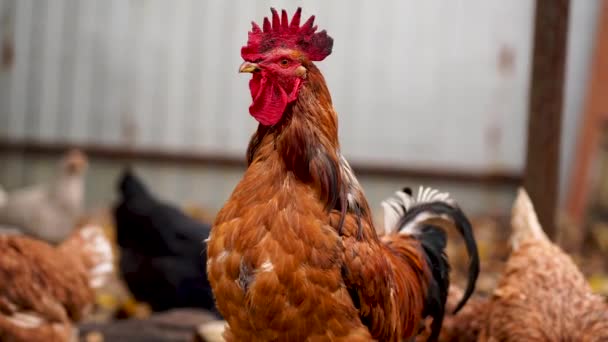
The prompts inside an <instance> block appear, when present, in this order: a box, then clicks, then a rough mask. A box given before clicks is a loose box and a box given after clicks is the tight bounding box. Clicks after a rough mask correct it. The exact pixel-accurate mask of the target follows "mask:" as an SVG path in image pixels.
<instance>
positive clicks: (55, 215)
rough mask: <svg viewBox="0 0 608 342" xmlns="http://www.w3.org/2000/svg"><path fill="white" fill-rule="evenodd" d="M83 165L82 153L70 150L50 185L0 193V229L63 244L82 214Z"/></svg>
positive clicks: (85, 164)
mask: <svg viewBox="0 0 608 342" xmlns="http://www.w3.org/2000/svg"><path fill="white" fill-rule="evenodd" d="M87 164H88V162H87V158H86V156H85V155H84V154H83V153H82V152H80V151H79V150H70V151H69V152H68V153H67V154H66V155H65V156H64V157H63V158H62V160H61V161H60V163H59V169H58V174H57V175H56V176H55V178H54V179H53V180H51V181H50V182H48V183H46V184H37V185H32V186H29V187H26V188H23V189H19V190H16V191H13V192H10V193H4V191H1V190H0V226H4V227H0V229H2V230H6V231H10V229H7V227H14V228H15V229H17V230H19V231H20V232H22V233H23V234H25V235H29V236H32V237H35V238H38V239H41V240H44V241H47V242H50V243H53V244H58V243H60V242H62V241H64V240H65V239H66V238H67V237H68V236H69V235H70V233H71V232H72V231H73V229H74V227H75V226H76V224H77V220H78V219H79V218H80V215H81V214H82V207H83V198H84V175H85V173H86V169H87V166H88V165H87Z"/></svg>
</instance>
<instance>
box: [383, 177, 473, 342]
mask: <svg viewBox="0 0 608 342" xmlns="http://www.w3.org/2000/svg"><path fill="white" fill-rule="evenodd" d="M382 206H383V208H384V225H385V232H386V233H387V234H407V235H412V236H414V237H416V238H417V239H418V241H420V244H421V245H422V247H423V249H424V253H425V254H426V255H425V256H426V260H427V262H428V264H429V268H430V270H431V273H432V279H431V281H430V283H429V289H428V291H427V298H426V304H425V310H424V311H425V312H424V315H425V316H426V315H429V316H431V317H433V326H432V327H431V328H432V330H433V333H432V336H431V337H430V338H429V340H433V339H436V338H437V336H438V334H439V330H440V329H441V324H442V320H443V316H444V313H445V303H446V300H447V294H448V288H449V285H450V281H449V269H450V265H449V263H448V260H447V257H446V255H445V247H446V243H447V237H446V233H445V231H444V230H443V229H442V228H440V227H441V226H442V225H444V224H445V223H450V225H452V226H454V227H455V228H456V229H457V230H458V232H459V233H460V234H461V235H462V237H463V239H464V242H465V245H466V248H467V252H468V254H469V275H468V283H467V287H466V289H465V291H464V294H463V296H462V298H461V299H460V301H459V302H458V303H457V304H456V306H455V308H454V313H456V312H458V311H459V310H460V309H461V308H462V307H463V306H464V305H465V303H466V302H467V300H468V299H469V297H470V296H471V295H472V294H473V291H474V290H475V284H476V282H477V277H478V275H479V254H478V251H477V243H476V242H475V237H474V236H473V229H472V227H471V223H470V222H469V220H468V219H467V217H466V215H465V214H464V213H463V212H462V210H461V209H460V208H459V207H458V206H457V205H456V203H455V202H454V201H453V200H452V199H451V198H450V196H449V194H447V193H441V192H439V191H438V190H435V189H431V188H425V187H422V186H421V187H420V189H419V191H418V193H417V194H416V196H414V195H413V193H412V191H411V189H409V188H405V189H403V190H402V191H398V192H397V193H396V194H395V197H393V198H390V199H387V200H385V201H384V202H382ZM433 337H434V338H433Z"/></svg>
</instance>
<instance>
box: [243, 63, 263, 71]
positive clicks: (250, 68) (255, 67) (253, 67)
mask: <svg viewBox="0 0 608 342" xmlns="http://www.w3.org/2000/svg"><path fill="white" fill-rule="evenodd" d="M258 70H260V67H259V66H258V65H257V64H255V63H251V62H243V64H241V66H240V67H239V72H255V71H258Z"/></svg>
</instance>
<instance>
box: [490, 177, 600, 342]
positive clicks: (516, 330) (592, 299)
mask: <svg viewBox="0 0 608 342" xmlns="http://www.w3.org/2000/svg"><path fill="white" fill-rule="evenodd" d="M511 225H512V229H513V233H512V241H511V243H512V248H513V251H512V253H511V256H510V257H509V259H508V261H507V265H506V268H505V270H504V272H503V274H502V277H501V279H500V280H499V283H498V287H497V288H496V290H495V291H494V294H493V296H492V298H491V300H490V303H489V306H488V313H487V315H486V317H487V318H486V322H485V324H484V326H483V328H482V331H481V334H480V337H479V341H581V342H591V341H598V342H599V341H608V306H607V305H606V303H605V302H604V300H603V298H602V297H600V296H598V295H594V294H593V293H592V292H591V288H590V287H589V285H588V284H587V281H586V280H585V278H584V276H583V274H582V273H581V271H580V270H579V269H578V267H577V266H576V265H575V264H574V262H573V261H572V259H571V258H570V257H569V256H568V255H567V254H565V253H564V252H563V251H562V250H561V249H560V248H559V247H558V246H556V245H554V244H552V243H551V241H549V239H548V238H547V236H546V235H545V233H544V232H543V229H542V227H541V226H540V223H539V222H538V219H537V217H536V213H535V212H534V207H533V205H532V202H531V201H530V198H529V197H528V195H527V193H526V191H525V190H524V189H520V190H519V193H518V195H517V199H516V200H515V203H514V205H513V213H512V221H511Z"/></svg>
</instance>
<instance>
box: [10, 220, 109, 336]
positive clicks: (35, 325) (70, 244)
mask: <svg viewBox="0 0 608 342" xmlns="http://www.w3.org/2000/svg"><path fill="white" fill-rule="evenodd" d="M112 269H113V262H112V252H111V245H110V242H109V241H108V240H107V239H106V238H105V235H104V233H103V230H102V229H101V228H99V227H97V226H92V225H89V226H83V227H82V228H80V229H78V230H76V231H75V232H73V233H72V235H71V236H70V237H69V238H68V239H67V240H66V241H65V242H64V243H62V244H61V245H59V246H58V247H55V246H51V245H49V244H47V243H46V242H44V241H39V240H35V239H32V238H29V237H26V236H9V235H5V236H0V340H1V341H11V342H12V341H15V342H16V341H48V342H53V341H68V340H71V339H72V338H74V336H76V335H75V333H76V331H75V329H74V326H73V322H75V321H78V320H80V319H81V318H83V317H84V316H85V315H86V314H87V313H89V312H90V311H91V309H92V308H93V306H94V301H95V296H94V295H95V292H94V289H96V288H99V287H101V286H103V285H104V284H105V282H106V280H107V279H108V277H110V275H111V273H112Z"/></svg>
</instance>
